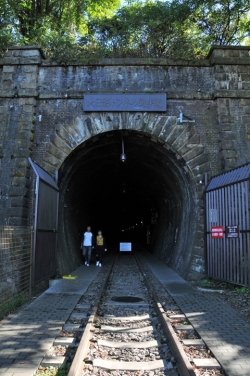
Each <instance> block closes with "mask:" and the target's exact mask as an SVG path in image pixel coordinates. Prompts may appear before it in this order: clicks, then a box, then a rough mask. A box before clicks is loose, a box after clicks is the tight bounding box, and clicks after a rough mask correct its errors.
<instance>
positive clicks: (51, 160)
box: [43, 152, 63, 169]
mask: <svg viewBox="0 0 250 376" xmlns="http://www.w3.org/2000/svg"><path fill="white" fill-rule="evenodd" d="M43 160H44V162H47V163H48V164H50V165H52V166H54V167H56V168H57V169H59V168H60V166H61V164H62V162H63V161H61V160H59V159H58V158H56V157H54V156H53V155H51V154H49V153H48V152H45V153H44V157H43Z"/></svg>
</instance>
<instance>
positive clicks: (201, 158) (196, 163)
mask: <svg viewBox="0 0 250 376" xmlns="http://www.w3.org/2000/svg"><path fill="white" fill-rule="evenodd" d="M206 162H208V156H207V154H206V153H202V154H200V155H198V157H196V158H194V159H192V160H191V161H188V162H187V164H188V165H189V167H190V168H192V169H193V168H195V167H197V166H199V165H203V164H204V163H206Z"/></svg>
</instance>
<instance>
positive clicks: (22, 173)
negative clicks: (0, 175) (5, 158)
mask: <svg viewBox="0 0 250 376" xmlns="http://www.w3.org/2000/svg"><path fill="white" fill-rule="evenodd" d="M10 176H11V177H15V176H16V177H19V178H22V177H25V176H26V173H25V170H24V169H18V170H17V169H11V172H10Z"/></svg>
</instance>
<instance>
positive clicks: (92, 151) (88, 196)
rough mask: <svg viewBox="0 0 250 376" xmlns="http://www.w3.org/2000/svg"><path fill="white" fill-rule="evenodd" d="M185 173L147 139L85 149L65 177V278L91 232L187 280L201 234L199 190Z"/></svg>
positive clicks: (106, 137) (113, 135) (61, 247)
mask: <svg viewBox="0 0 250 376" xmlns="http://www.w3.org/2000/svg"><path fill="white" fill-rule="evenodd" d="M122 140H123V142H124V152H125V154H126V161H125V162H122V161H121V158H120V156H121V154H122ZM184 165H185V163H184V161H183V160H182V159H181V158H180V159H177V158H176V155H175V154H174V153H173V151H171V150H170V148H169V147H167V145H165V144H164V143H163V142H162V141H161V142H160V141H159V140H158V139H156V138H152V136H150V135H148V134H146V133H143V132H137V131H128V130H122V131H120V130H117V131H111V132H106V133H103V134H101V135H97V136H94V137H92V138H91V139H89V140H88V141H86V142H84V143H82V144H81V145H79V146H78V147H77V148H76V149H75V150H74V151H73V152H72V153H71V154H70V155H69V156H68V157H67V159H66V160H65V161H64V163H63V164H62V166H61V168H60V170H59V188H60V203H59V238H58V262H59V265H58V269H59V272H60V273H61V274H62V273H69V272H71V271H72V270H74V269H75V268H76V267H77V266H79V264H80V263H81V262H82V256H81V250H80V243H81V238H82V233H83V232H84V230H85V229H86V227H87V226H91V228H92V231H93V232H94V233H96V232H97V231H98V230H99V229H101V230H102V231H103V234H104V236H105V238H106V242H107V247H108V249H112V250H114V249H115V250H118V249H119V242H122V241H125V242H132V245H133V248H135V247H136V248H137V249H145V250H146V249H147V250H148V251H150V252H151V253H153V254H155V255H156V256H157V257H158V258H160V259H162V260H163V261H164V262H165V263H167V264H169V265H170V266H172V267H173V268H174V269H175V270H176V271H178V272H179V273H180V274H181V275H184V274H185V270H186V267H187V264H188V262H189V259H190V251H191V248H192V241H190V239H192V238H193V237H192V233H194V230H195V229H194V227H195V221H194V218H193V215H192V213H193V210H195V200H194V189H193V185H192V181H191V179H190V174H189V172H188V171H187V168H184Z"/></svg>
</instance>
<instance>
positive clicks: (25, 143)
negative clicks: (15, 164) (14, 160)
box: [17, 139, 31, 149]
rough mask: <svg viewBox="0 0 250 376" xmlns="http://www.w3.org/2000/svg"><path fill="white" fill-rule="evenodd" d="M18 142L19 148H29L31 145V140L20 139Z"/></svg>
mask: <svg viewBox="0 0 250 376" xmlns="http://www.w3.org/2000/svg"><path fill="white" fill-rule="evenodd" d="M17 143H18V148H21V149H29V148H30V147H31V143H30V140H22V139H21V140H20V139H19V140H18V141H17Z"/></svg>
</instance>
